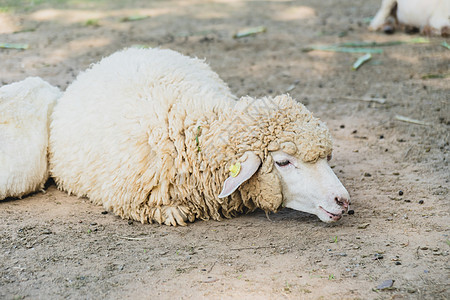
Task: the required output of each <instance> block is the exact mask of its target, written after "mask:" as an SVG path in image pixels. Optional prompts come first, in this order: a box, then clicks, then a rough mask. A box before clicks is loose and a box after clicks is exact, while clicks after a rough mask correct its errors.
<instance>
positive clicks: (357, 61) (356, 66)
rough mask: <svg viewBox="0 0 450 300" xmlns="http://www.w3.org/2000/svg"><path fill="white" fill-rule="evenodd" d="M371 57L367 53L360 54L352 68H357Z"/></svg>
mask: <svg viewBox="0 0 450 300" xmlns="http://www.w3.org/2000/svg"><path fill="white" fill-rule="evenodd" d="M371 59H372V54H370V53H367V54H366V55H363V56H361V57H360V58H358V59H357V60H356V61H355V63H354V64H353V67H352V69H353V70H355V71H356V70H358V69H359V67H361V66H362V65H363V64H364V63H365V62H368V61H369V60H371Z"/></svg>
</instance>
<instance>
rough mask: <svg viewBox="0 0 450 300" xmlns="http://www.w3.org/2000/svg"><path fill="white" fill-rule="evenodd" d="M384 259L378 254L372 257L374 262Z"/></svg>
mask: <svg viewBox="0 0 450 300" xmlns="http://www.w3.org/2000/svg"><path fill="white" fill-rule="evenodd" d="M383 258H384V256H383V255H381V254H378V253H375V255H374V258H373V259H374V260H377V259H383Z"/></svg>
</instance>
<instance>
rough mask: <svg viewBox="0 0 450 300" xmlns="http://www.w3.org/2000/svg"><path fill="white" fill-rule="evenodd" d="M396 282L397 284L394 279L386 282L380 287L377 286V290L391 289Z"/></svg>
mask: <svg viewBox="0 0 450 300" xmlns="http://www.w3.org/2000/svg"><path fill="white" fill-rule="evenodd" d="M394 282H395V280H393V279H388V280H385V281H383V282H382V283H380V284H379V285H377V289H379V290H384V289H388V288H391V287H392V286H393V285H394Z"/></svg>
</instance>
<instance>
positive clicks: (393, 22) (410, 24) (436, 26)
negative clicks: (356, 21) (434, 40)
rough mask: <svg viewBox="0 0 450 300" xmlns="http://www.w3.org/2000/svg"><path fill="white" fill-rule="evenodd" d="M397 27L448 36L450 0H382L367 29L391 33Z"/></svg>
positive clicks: (449, 33) (449, 32) (449, 28)
mask: <svg viewBox="0 0 450 300" xmlns="http://www.w3.org/2000/svg"><path fill="white" fill-rule="evenodd" d="M397 25H402V26H405V29H406V30H407V31H409V32H411V31H413V30H415V29H418V30H420V32H421V33H423V34H426V35H442V36H449V35H450V0H383V1H382V3H381V8H380V10H379V11H378V12H377V14H376V15H375V17H374V18H373V20H372V22H371V23H370V26H369V29H370V30H374V31H375V30H383V31H385V32H386V33H393V32H394V31H395V27H396V26H397Z"/></svg>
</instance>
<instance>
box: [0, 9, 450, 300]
mask: <svg viewBox="0 0 450 300" xmlns="http://www.w3.org/2000/svg"><path fill="white" fill-rule="evenodd" d="M90 2H93V3H90ZM30 3H34V5H32V4H30ZM354 3H355V1H351V0H336V1H331V0H327V1H314V0H299V1H283V0H273V1H243V0H211V1H200V0H197V1H183V0H174V1H137V0H136V1H135V0H127V1H118V0H116V1H104V0H102V1H95V2H94V1H56V0H51V1H25V0H21V1H12V0H3V1H0V42H10V43H28V44H29V49H27V50H23V51H21V50H14V49H10V50H6V49H0V84H8V83H11V82H14V81H18V80H21V79H23V78H25V77H27V76H41V77H43V78H44V79H45V80H48V81H49V82H50V83H52V84H54V85H57V86H59V87H60V88H62V89H65V88H66V87H67V85H68V84H69V83H70V82H71V81H72V80H73V79H74V78H75V76H76V75H77V74H78V73H79V72H80V71H81V70H84V69H85V68H87V67H88V66H89V64H91V63H92V62H95V61H97V60H99V59H100V58H101V57H103V56H106V55H109V54H110V53H112V52H114V51H116V50H119V49H122V48H124V47H127V46H131V45H135V44H139V45H148V46H152V47H155V46H160V47H162V48H171V49H175V50H178V51H180V52H182V53H184V54H187V55H191V56H197V57H201V58H206V59H207V61H208V62H209V63H210V64H211V66H212V68H213V69H214V70H215V71H216V72H217V73H219V74H220V76H221V77H222V78H223V79H224V80H225V81H226V82H228V83H229V84H230V87H231V89H232V90H233V92H235V93H236V94H237V95H239V96H242V95H247V94H249V95H252V96H261V95H268V94H269V95H275V94H279V93H283V92H286V91H289V92H290V94H291V95H292V96H293V97H295V98H297V99H298V100H299V101H301V102H303V103H304V104H306V105H307V106H308V108H309V109H311V110H312V111H313V112H315V115H317V116H319V117H320V118H321V119H322V120H324V121H325V122H326V123H327V124H328V126H329V128H330V130H331V131H332V133H333V137H334V140H335V151H334V158H333V160H332V161H331V164H332V165H333V166H334V170H335V172H336V173H337V175H338V176H339V178H340V179H341V180H342V182H343V183H344V185H345V186H346V187H347V189H348V190H349V192H350V194H351V197H352V205H353V209H354V210H355V214H354V215H350V216H345V218H343V219H342V220H341V221H340V222H338V223H336V224H333V225H327V224H324V223H322V222H320V221H319V220H318V218H317V217H315V216H312V215H308V214H304V213H300V212H296V211H293V210H288V209H285V210H282V211H281V212H280V213H278V214H274V215H271V216H270V219H271V220H268V219H267V218H266V216H265V214H264V213H262V212H256V213H252V214H248V215H243V216H240V217H238V218H235V219H231V220H224V221H222V222H214V221H209V222H202V221H197V222H195V223H193V224H190V225H189V226H187V227H184V228H180V227H177V228H174V227H167V226H159V225H155V224H153V225H148V224H147V225H143V224H139V223H136V222H128V221H127V220H122V219H120V218H118V217H116V216H114V215H112V214H111V213H106V212H103V209H102V208H101V207H98V206H94V205H93V204H91V203H90V202H89V200H87V199H78V198H76V197H71V196H68V195H66V194H65V193H63V192H60V191H58V190H57V189H56V187H55V186H54V184H51V183H49V184H48V188H47V189H46V191H45V193H37V194H35V195H32V196H29V197H26V198H24V199H21V200H8V201H3V202H0V219H1V222H0V298H2V299H61V298H72V299H104V298H107V299H132V298H134V299H135V298H143V299H175V298H179V299H192V298H193V297H195V298H198V299H202V298H203V299H218V298H220V299H231V298H235V299H284V298H286V299H449V298H450V290H449V286H450V282H449V275H450V274H449V273H450V272H449V251H450V238H449V197H448V186H449V184H448V183H449V168H448V160H449V148H450V147H449V124H450V119H449V118H450V111H449V94H450V93H449V92H450V79H449V78H448V77H447V78H434V79H423V78H422V76H423V75H426V74H438V75H445V74H448V73H449V65H450V51H449V50H447V49H445V48H444V47H442V46H440V43H441V42H442V41H443V39H442V38H438V37H435V38H431V39H430V41H431V42H430V43H427V44H402V45H397V46H390V47H384V48H383V50H384V52H383V54H376V55H374V57H373V59H372V60H371V61H370V62H369V63H367V64H365V65H363V66H362V67H361V68H360V69H359V70H358V71H352V70H351V65H352V64H353V62H354V61H355V60H356V59H357V58H358V57H359V56H360V55H361V54H349V53H334V52H321V51H311V52H303V51H302V50H301V49H302V48H304V47H306V46H307V45H311V44H314V45H329V44H334V43H339V42H347V41H378V42H383V41H397V40H410V39H411V38H413V37H417V36H408V35H405V34H403V33H397V34H395V35H392V36H386V35H383V34H381V33H371V32H368V31H367V29H366V27H367V18H368V17H370V16H373V15H374V13H375V12H376V10H377V9H378V5H379V1H377V0H369V1H361V3H363V4H359V5H358V6H355V5H354ZM15 5H22V6H21V7H20V8H19V7H14V6H15ZM136 15H148V16H149V17H148V18H145V19H141V20H136V21H132V22H122V21H121V20H122V19H123V18H124V17H127V16H128V17H129V16H136ZM248 26H265V27H266V28H267V32H265V33H262V34H258V35H255V36H250V37H246V38H242V39H234V38H233V34H234V33H235V32H236V31H237V30H239V29H242V28H244V27H248ZM447 41H448V40H447ZM441 77H443V76H441ZM444 77H445V76H444ZM364 97H375V98H384V99H386V102H385V103H384V104H380V103H377V102H365V101H360V100H354V99H362V98H364ZM396 115H402V116H407V117H410V118H413V119H417V120H420V121H423V122H426V123H427V124H429V125H417V124H412V123H407V122H401V121H398V120H396V118H395V116H396ZM400 191H402V193H401V192H400ZM400 194H402V195H400ZM446 220H447V221H446ZM390 279H392V280H395V282H394V284H393V287H392V288H390V289H386V290H377V289H376V287H377V286H378V285H379V284H380V283H382V282H383V281H384V280H390Z"/></svg>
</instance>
